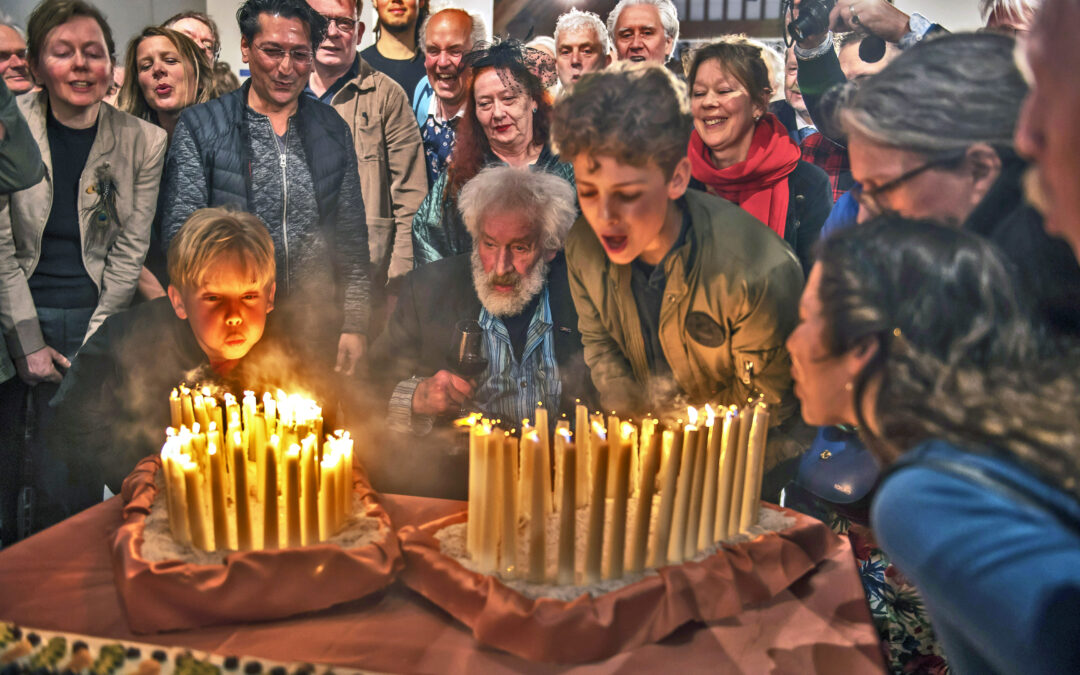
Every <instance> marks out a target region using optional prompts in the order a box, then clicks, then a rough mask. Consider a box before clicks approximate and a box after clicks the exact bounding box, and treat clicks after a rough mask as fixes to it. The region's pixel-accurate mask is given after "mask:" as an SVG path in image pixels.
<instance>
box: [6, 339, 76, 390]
mask: <svg viewBox="0 0 1080 675" xmlns="http://www.w3.org/2000/svg"><path fill="white" fill-rule="evenodd" d="M57 366H59V367H60V368H63V369H64V370H67V369H68V368H70V367H71V361H68V360H67V357H66V356H64V355H63V354H61V353H60V352H58V351H56V350H55V349H53V348H52V347H50V346H49V345H45V346H44V347H42V348H41V349H39V350H37V351H36V352H33V353H30V354H27V355H26V356H24V357H22V358H21V359H15V369H16V370H17V371H18V372H19V378H20V379H21V380H22V381H23V382H25V383H26V384H28V385H30V386H31V387H33V386H34V385H37V384H41V383H42V382H55V383H57V384H59V383H60V380H61V379H62V378H63V377H64V374H63V373H62V372H60V371H59V370H58V369H57Z"/></svg>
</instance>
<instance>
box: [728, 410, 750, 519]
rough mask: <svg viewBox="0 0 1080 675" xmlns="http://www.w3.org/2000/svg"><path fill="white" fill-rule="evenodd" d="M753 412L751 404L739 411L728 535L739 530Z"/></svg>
mask: <svg viewBox="0 0 1080 675" xmlns="http://www.w3.org/2000/svg"><path fill="white" fill-rule="evenodd" d="M753 414H754V412H753V410H751V408H750V406H746V407H744V408H743V409H742V410H740V411H739V418H740V424H739V444H738V447H737V448H736V450H735V458H734V459H735V469H734V474H733V475H732V479H731V500H730V501H731V507H730V508H731V510H730V512H729V513H728V536H731V535H734V534H738V532H739V517H740V516H741V515H742V499H743V488H745V487H746V453H747V449H748V448H747V446H748V444H749V442H750V426H751V420H752V419H753Z"/></svg>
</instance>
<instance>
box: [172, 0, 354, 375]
mask: <svg viewBox="0 0 1080 675" xmlns="http://www.w3.org/2000/svg"><path fill="white" fill-rule="evenodd" d="M236 18H237V22H238V23H239V24H240V33H241V35H242V38H241V41H240V51H241V54H242V56H243V60H244V62H245V63H247V64H248V66H249V67H250V69H251V78H250V79H249V80H248V81H247V82H245V83H244V85H243V86H241V87H240V89H238V90H236V91H234V92H232V93H229V94H226V95H224V96H222V97H220V98H217V99H215V100H213V101H210V102H207V103H203V104H200V105H196V106H192V107H190V108H187V109H186V110H184V112H183V113H182V114H181V116H180V120H179V121H178V122H177V125H176V130H175V132H174V133H173V139H172V145H171V147H170V148H169V154H168V158H167V169H166V172H167V178H166V181H165V188H164V197H163V202H162V207H161V212H160V215H161V222H162V238H163V241H164V242H165V245H166V246H167V245H168V243H169V241H170V240H171V239H172V237H173V236H174V235H175V234H176V232H177V231H178V230H179V229H180V226H181V225H182V224H183V223H184V221H186V220H187V218H188V216H190V215H191V214H192V213H193V212H194V211H195V210H196V209H199V208H202V207H206V206H225V205H231V206H234V207H236V208H238V209H240V210H243V211H249V212H251V213H254V214H256V215H257V216H259V217H260V218H261V219H262V220H263V222H264V223H266V225H267V228H268V229H269V231H270V235H271V237H272V238H273V240H274V251H275V258H276V264H277V276H278V291H277V292H278V302H277V308H276V310H275V311H277V312H278V313H279V314H284V315H285V320H286V321H288V322H289V323H290V325H293V326H295V327H296V330H297V331H298V332H299V333H301V334H302V335H303V338H304V342H305V343H306V347H307V348H308V353H307V354H306V356H307V358H308V359H309V360H310V361H311V362H312V363H313V364H315V365H316V366H319V365H326V366H334V365H335V362H334V359H335V355H336V370H339V371H341V372H343V373H344V374H347V375H351V374H353V372H354V369H355V366H356V363H357V361H358V360H359V358H360V357H361V356H362V355H363V352H364V351H365V349H366V346H367V337H366V335H367V333H368V318H369V312H370V307H369V293H370V277H369V271H368V267H369V253H368V243H367V226H366V224H365V223H366V219H365V216H364V203H363V201H362V199H361V190H360V179H359V174H358V171H357V161H356V151H355V149H354V147H353V140H352V134H351V132H350V131H349V127H348V125H347V124H346V123H345V122H344V120H342V119H341V116H340V115H338V114H337V113H336V112H335V111H334V109H333V108H331V107H330V106H328V105H324V104H323V103H320V102H318V101H315V100H312V99H311V98H308V97H306V96H302V93H303V91H304V88H305V87H306V86H307V84H308V78H309V77H310V75H311V70H312V64H313V61H314V53H315V49H316V48H318V47H319V45H321V44H322V42H323V38H324V36H325V35H326V23H327V22H326V19H324V18H323V17H322V16H321V15H320V14H319V13H318V12H316V11H315V10H313V9H312V8H311V7H310V6H309V5H308V4H307V3H306V2H304V0H246V2H245V3H244V4H243V5H242V6H241V7H240V9H239V10H238V11H237V13H236ZM211 365H213V364H211Z"/></svg>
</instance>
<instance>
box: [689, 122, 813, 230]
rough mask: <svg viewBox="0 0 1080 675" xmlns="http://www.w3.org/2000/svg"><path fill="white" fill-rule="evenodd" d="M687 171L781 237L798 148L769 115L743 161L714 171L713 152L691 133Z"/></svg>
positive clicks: (781, 125)
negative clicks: (790, 178) (791, 175)
mask: <svg viewBox="0 0 1080 675" xmlns="http://www.w3.org/2000/svg"><path fill="white" fill-rule="evenodd" d="M689 153H690V170H691V173H692V174H693V176H694V178H697V179H698V180H699V181H701V182H702V183H704V184H705V187H706V188H707V189H708V191H709V192H711V193H713V194H715V195H720V196H721V197H723V198H724V199H727V200H728V201H731V202H734V203H736V204H738V205H739V206H741V207H743V209H745V210H746V211H748V212H749V213H750V215H752V216H754V217H755V218H757V219H758V220H760V221H761V222H763V223H765V224H766V225H768V226H769V228H770V229H772V230H773V231H774V232H776V233H777V234H778V235H780V236H781V237H783V236H784V226H785V225H786V224H787V211H788V201H789V193H788V176H789V175H790V174H791V172H792V171H794V170H795V166H796V165H797V164H798V163H799V157H800V153H799V146H797V145H795V143H794V142H793V141H792V140H791V136H789V135H788V132H787V129H786V128H784V125H783V124H781V123H780V120H778V119H777V118H776V115H774V114H772V113H766V115H765V116H764V117H762V118H761V121H760V122H758V125H757V128H755V129H754V139H753V140H752V141H751V142H750V152H749V154H747V156H746V159H745V160H743V161H741V162H739V163H738V164H735V165H733V166H729V167H728V168H726V169H717V168H716V166H715V165H714V164H713V160H712V153H711V151H710V150H709V148H708V147H706V146H705V143H704V142H703V141H702V140H701V136H700V135H698V132H697V129H694V131H693V133H691V134H690V148H689Z"/></svg>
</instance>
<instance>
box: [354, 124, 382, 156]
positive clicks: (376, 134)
mask: <svg viewBox="0 0 1080 675" xmlns="http://www.w3.org/2000/svg"><path fill="white" fill-rule="evenodd" d="M356 116H357V122H359V124H358V125H357V126H356V127H355V128H354V130H353V142H354V143H355V145H356V161H358V162H360V163H361V164H363V163H364V162H381V161H383V158H384V157H385V156H386V136H385V135H384V134H383V127H382V124H381V123H379V122H378V121H374V122H371V121H369V119H368V117H369V116H368V114H367V113H366V112H358V113H357V115H356Z"/></svg>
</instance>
